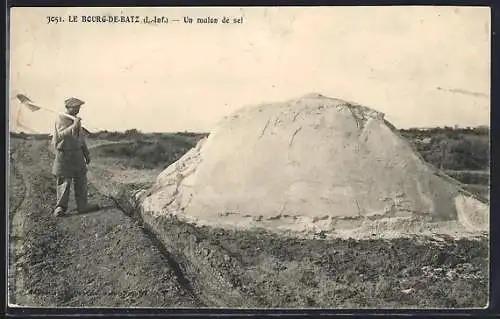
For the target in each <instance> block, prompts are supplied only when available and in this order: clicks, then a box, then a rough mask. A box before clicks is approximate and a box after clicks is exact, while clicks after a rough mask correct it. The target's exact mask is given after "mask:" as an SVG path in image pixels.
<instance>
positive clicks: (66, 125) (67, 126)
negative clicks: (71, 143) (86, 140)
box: [56, 115, 79, 137]
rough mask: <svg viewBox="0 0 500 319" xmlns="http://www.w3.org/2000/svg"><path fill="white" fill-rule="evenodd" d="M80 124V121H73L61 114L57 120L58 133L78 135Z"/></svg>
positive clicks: (61, 134)
mask: <svg viewBox="0 0 500 319" xmlns="http://www.w3.org/2000/svg"><path fill="white" fill-rule="evenodd" d="M78 125H79V121H74V122H73V123H71V120H70V119H68V118H66V117H63V116H62V115H61V116H60V117H59V118H58V119H57V122H56V129H57V135H58V136H59V137H67V136H70V135H75V136H76V135H77V134H78Z"/></svg>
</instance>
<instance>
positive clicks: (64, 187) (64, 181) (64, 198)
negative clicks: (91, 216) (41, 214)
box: [56, 172, 88, 211]
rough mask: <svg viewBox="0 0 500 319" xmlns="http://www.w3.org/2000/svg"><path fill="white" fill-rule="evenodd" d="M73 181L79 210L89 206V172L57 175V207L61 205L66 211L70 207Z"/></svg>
mask: <svg viewBox="0 0 500 319" xmlns="http://www.w3.org/2000/svg"><path fill="white" fill-rule="evenodd" d="M72 182H73V185H74V191H75V201H76V207H77V210H79V211H81V210H84V209H85V208H86V207H87V201H88V199H87V198H88V193H87V172H82V173H80V174H78V175H76V177H69V178H68V177H64V176H57V177H56V183H57V204H56V207H61V208H63V209H64V210H65V211H66V210H67V209H68V203H69V193H70V189H71V183H72Z"/></svg>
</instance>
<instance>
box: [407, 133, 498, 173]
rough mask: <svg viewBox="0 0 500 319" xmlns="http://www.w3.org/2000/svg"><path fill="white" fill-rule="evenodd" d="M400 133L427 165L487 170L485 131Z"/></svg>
mask: <svg viewBox="0 0 500 319" xmlns="http://www.w3.org/2000/svg"><path fill="white" fill-rule="evenodd" d="M400 133H401V134H402V135H403V136H404V137H406V138H407V139H408V141H409V142H410V144H412V145H413V146H414V148H415V149H416V150H417V151H418V152H419V153H420V154H421V155H422V157H423V158H424V159H425V160H426V161H427V162H429V163H431V164H433V165H435V166H437V167H439V168H442V169H447V170H489V167H490V138H489V134H490V131H489V128H487V127H476V128H451V127H444V128H432V129H427V130H420V129H407V130H400Z"/></svg>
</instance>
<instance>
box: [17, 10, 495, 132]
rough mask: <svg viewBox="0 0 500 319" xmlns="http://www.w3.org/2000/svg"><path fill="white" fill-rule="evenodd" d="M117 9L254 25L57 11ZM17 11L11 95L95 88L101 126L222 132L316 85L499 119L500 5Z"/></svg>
mask: <svg viewBox="0 0 500 319" xmlns="http://www.w3.org/2000/svg"><path fill="white" fill-rule="evenodd" d="M109 14H113V15H140V16H141V17H144V16H146V15H148V16H152V15H156V16H162V15H163V16H166V17H168V18H169V19H170V20H172V19H175V18H178V19H182V18H183V16H191V17H206V16H215V17H222V16H228V17H231V18H233V17H243V23H241V24H221V23H219V24H208V25H200V24H192V25H189V24H184V23H183V22H182V21H181V22H172V21H170V23H168V24H164V25H147V24H109V23H105V24H102V23H101V24H99V23H87V24H85V23H68V22H67V21H66V22H65V23H59V24H47V19H46V16H48V15H58V16H61V17H63V18H64V19H66V20H67V19H68V18H67V17H68V15H77V16H82V15H109ZM10 19H11V24H10V27H11V35H10V37H11V39H10V68H11V69H10V79H11V82H10V87H11V93H18V92H22V93H24V94H26V95H27V96H29V97H30V98H31V99H32V100H33V101H34V102H36V103H38V104H40V105H41V106H44V107H50V108H53V109H56V110H58V111H64V107H63V101H64V99H65V98H67V97H70V96H75V97H78V98H80V99H82V100H85V101H86V104H85V105H84V107H83V108H82V112H81V116H82V118H83V122H84V125H88V126H89V127H91V128H97V129H107V130H120V131H122V130H126V129H130V128H136V129H139V130H141V131H145V132H152V131H155V132H167V131H184V130H187V131H204V132H208V131H210V130H211V129H212V128H213V127H214V125H215V124H216V123H217V121H219V120H220V119H221V118H222V117H224V116H226V115H229V114H230V113H231V112H233V111H235V110H236V109H238V108H241V107H244V106H247V105H252V104H256V103H261V102H272V101H283V100H287V99H292V98H296V97H299V96H301V95H304V94H307V93H311V92H317V93H321V94H324V95H327V96H331V97H337V98H341V99H346V100H349V101H353V102H357V103H360V104H364V105H366V106H369V107H372V108H374V109H376V110H378V111H381V112H384V113H385V114H386V118H387V120H389V121H390V122H392V123H393V124H394V125H395V126H396V127H399V128H405V127H415V126H444V125H449V126H452V125H455V124H457V125H460V126H476V125H488V124H489V117H490V100H489V93H490V9H489V8H472V7H469V8H466V7H296V8H292V7H281V8H276V7H269V8H256V7H254V8H15V9H13V10H12V11H11V18H10ZM438 88H441V89H438ZM468 92H471V93H470V94H469V93H468ZM18 110H19V105H18V104H17V103H16V102H15V101H12V103H11V127H12V129H13V130H18V131H20V130H25V131H27V130H26V129H23V128H16V127H13V126H14V122H15V120H14V118H13V116H14V115H16V114H18ZM21 112H22V114H21V116H22V123H23V124H24V125H25V126H28V127H31V128H33V129H34V130H35V131H39V132H48V131H50V128H51V127H52V125H53V120H54V115H53V114H51V113H49V112H43V111H38V112H36V113H30V112H29V111H26V110H25V109H22V111H21Z"/></svg>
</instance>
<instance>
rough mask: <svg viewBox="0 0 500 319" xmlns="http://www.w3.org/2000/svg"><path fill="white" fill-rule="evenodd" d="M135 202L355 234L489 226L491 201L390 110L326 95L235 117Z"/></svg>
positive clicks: (239, 221)
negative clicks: (445, 167)
mask: <svg viewBox="0 0 500 319" xmlns="http://www.w3.org/2000/svg"><path fill="white" fill-rule="evenodd" d="M138 201H139V202H140V205H141V208H142V210H143V211H145V212H150V213H151V214H153V215H156V216H158V215H176V216H178V217H180V218H183V219H185V220H187V221H192V222H196V223H198V224H209V225H218V226H223V227H224V226H225V227H228V226H234V227H237V228H238V227H240V228H249V227H264V228H268V229H272V230H276V231H282V232H283V231H284V232H302V233H304V232H317V231H323V232H327V233H329V234H334V233H335V234H337V235H346V236H349V237H355V236H354V235H353V234H354V232H355V231H357V232H358V234H362V235H363V236H364V235H371V236H374V235H381V234H382V233H394V232H397V233H401V232H403V233H404V232H417V233H423V232H440V230H441V231H442V230H443V229H445V228H446V229H448V230H449V229H452V228H453V229H454V230H453V231H459V232H469V233H470V232H472V233H476V232H486V231H487V230H488V227H489V224H488V220H489V205H488V204H487V202H486V201H484V200H480V199H478V198H476V197H475V196H473V195H472V194H469V193H467V192H466V191H464V190H463V188H462V187H461V185H460V183H459V182H457V181H455V180H453V179H451V178H450V177H447V176H445V175H443V174H442V173H439V172H438V171H437V170H436V169H435V168H433V167H431V166H430V165H429V164H427V163H425V162H424V160H423V159H422V158H421V157H420V156H419V155H418V154H417V153H416V152H415V151H414V150H413V149H412V148H411V146H410V144H409V143H408V142H407V141H406V140H405V139H404V138H403V137H401V136H400V135H399V134H398V132H397V131H396V130H395V129H394V127H393V126H392V125H391V124H390V123H388V122H387V121H386V120H385V119H384V114H383V113H380V112H377V111H375V110H372V109H370V108H368V107H364V106H361V105H357V104H355V103H351V102H346V101H342V100H339V99H334V98H328V97H325V96H322V95H319V94H309V95H306V96H303V97H301V98H298V99H293V100H289V101H285V102H282V103H272V104H262V105H257V106H251V107H247V108H243V109H241V110H239V111H237V112H235V113H234V114H233V115H232V116H230V117H227V118H225V119H224V120H223V121H221V122H220V123H219V125H218V126H217V127H216V129H215V130H213V132H212V133H211V134H210V135H209V136H208V138H206V139H204V140H202V141H200V142H199V143H198V145H197V146H196V147H195V148H193V149H191V150H190V151H189V152H188V153H186V154H185V155H184V156H183V157H182V158H181V159H179V160H178V161H177V162H176V163H174V164H172V165H170V166H169V167H168V168H167V169H165V170H164V171H163V172H162V173H161V174H160V175H159V176H158V177H157V180H156V182H155V185H154V186H153V187H152V188H151V189H149V190H147V191H145V192H142V193H140V194H139V195H138ZM431 225H438V226H431ZM443 225H445V226H443Z"/></svg>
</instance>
